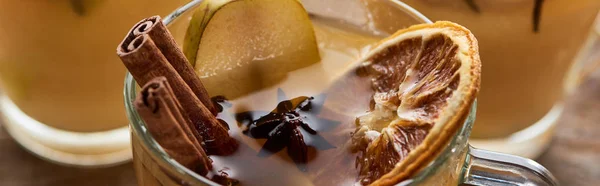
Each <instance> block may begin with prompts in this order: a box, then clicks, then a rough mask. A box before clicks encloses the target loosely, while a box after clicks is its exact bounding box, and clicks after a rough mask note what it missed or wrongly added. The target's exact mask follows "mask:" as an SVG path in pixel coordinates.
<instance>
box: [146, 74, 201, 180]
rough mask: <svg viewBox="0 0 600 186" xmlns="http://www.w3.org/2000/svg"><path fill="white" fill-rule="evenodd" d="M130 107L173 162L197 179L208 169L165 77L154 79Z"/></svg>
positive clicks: (199, 146)
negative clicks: (197, 175) (189, 171)
mask: <svg viewBox="0 0 600 186" xmlns="http://www.w3.org/2000/svg"><path fill="white" fill-rule="evenodd" d="M134 106H135V108H136V110H137V112H138V114H139V115H140V117H141V118H142V120H144V122H146V126H147V128H148V131H150V134H152V136H153V137H154V139H155V140H156V141H157V142H158V144H160V146H161V147H162V148H163V149H164V150H165V152H167V154H169V156H171V157H172V158H173V159H175V160H176V161H177V162H179V163H180V164H182V165H183V166H185V167H187V168H189V169H190V170H193V171H195V172H197V173H200V174H201V175H206V174H207V173H208V172H209V171H210V170H211V169H212V165H211V162H212V161H211V160H210V159H209V158H208V156H207V155H206V154H205V152H204V149H203V148H202V146H201V145H200V143H199V142H198V140H196V138H195V136H194V135H193V133H192V130H191V129H190V128H189V123H191V122H190V120H189V119H187V118H186V117H184V116H183V115H182V110H183V109H182V107H181V104H180V103H179V102H178V101H177V99H175V95H174V94H173V90H172V89H171V87H170V86H169V83H167V79H166V78H165V77H158V78H154V79H153V80H151V81H150V82H148V83H147V84H146V85H145V86H144V87H143V88H142V91H141V92H140V93H139V95H138V97H137V98H136V100H135V102H134Z"/></svg>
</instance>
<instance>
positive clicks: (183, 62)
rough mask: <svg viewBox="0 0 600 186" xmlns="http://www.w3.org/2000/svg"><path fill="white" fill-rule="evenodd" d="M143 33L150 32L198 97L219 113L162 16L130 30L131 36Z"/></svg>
mask: <svg viewBox="0 0 600 186" xmlns="http://www.w3.org/2000/svg"><path fill="white" fill-rule="evenodd" d="M142 34H148V36H150V38H151V39H152V41H154V43H155V44H156V46H157V47H158V49H159V50H160V51H161V52H162V54H163V55H164V56H165V58H167V61H169V63H170V64H171V66H173V68H175V71H177V73H179V75H180V76H181V78H183V81H185V83H186V84H187V85H188V86H189V87H190V88H191V89H192V91H193V92H194V94H195V95H196V97H198V99H200V101H202V103H203V104H204V105H205V106H206V107H207V108H208V110H210V111H211V112H212V113H213V114H214V115H216V114H217V113H218V110H217V108H216V107H215V104H214V103H213V102H212V100H211V99H210V96H209V95H208V92H207V91H206V88H204V85H203V84H202V82H201V81H200V78H199V77H198V76H197V75H196V72H195V71H194V68H193V67H192V65H191V63H189V61H188V60H187V58H186V57H185V55H184V54H183V51H181V49H180V48H179V47H178V46H177V43H176V42H175V39H174V38H173V37H172V35H171V32H169V30H168V29H167V27H166V26H165V25H164V24H163V23H162V21H161V18H160V16H152V17H149V18H146V19H143V20H142V21H140V22H138V23H137V24H135V26H134V27H133V28H132V29H131V30H130V31H129V34H128V35H130V36H133V37H137V36H139V35H142Z"/></svg>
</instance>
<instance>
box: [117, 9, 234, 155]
mask: <svg viewBox="0 0 600 186" xmlns="http://www.w3.org/2000/svg"><path fill="white" fill-rule="evenodd" d="M158 22H160V21H158ZM161 24H162V23H161ZM137 25H140V24H137ZM135 30H137V29H132V32H130V33H129V34H128V35H127V37H125V39H124V40H123V42H122V43H121V44H119V47H118V48H117V54H118V56H119V57H120V58H121V60H122V61H123V64H124V65H125V66H126V67H127V69H128V70H129V72H130V73H131V74H132V75H133V77H134V79H135V80H136V81H137V83H138V84H140V85H145V84H146V83H148V82H149V81H150V80H152V79H153V78H155V77H160V76H164V77H166V79H167V81H168V82H169V84H170V86H171V87H172V89H173V94H174V95H175V97H176V99H177V100H178V101H179V102H180V103H181V106H182V108H183V111H184V113H185V115H186V116H187V117H188V118H189V120H190V121H191V125H192V126H190V128H192V129H195V130H192V131H193V133H194V135H195V136H196V138H197V139H198V140H202V141H203V142H204V143H203V147H204V149H205V150H206V152H207V153H208V154H216V155H227V154H231V153H233V152H234V151H235V149H237V146H238V144H237V141H235V139H233V138H231V137H230V136H229V134H228V132H227V131H228V129H227V128H225V127H224V126H223V125H222V124H221V123H220V121H219V120H218V119H217V118H216V117H215V115H214V114H213V112H211V111H210V110H209V109H208V108H207V107H206V105H205V104H204V103H203V102H202V101H201V100H200V99H199V98H198V97H197V96H196V94H194V91H193V90H192V89H191V88H190V86H189V84H187V83H186V82H185V81H184V79H183V78H182V75H181V74H179V73H178V72H177V70H176V69H175V68H174V67H173V66H172V65H171V64H184V65H189V64H188V63H187V61H186V60H185V57H169V58H167V57H166V56H165V54H164V53H163V52H162V51H161V50H160V49H159V47H158V46H157V45H156V43H155V42H154V41H153V39H152V38H151V37H150V36H149V35H148V34H146V33H140V34H138V35H137V36H135V35H136V34H134V33H133V32H135ZM166 36H167V37H171V36H170V35H169V34H168V33H167V35H166ZM163 44H164V43H163ZM175 48H176V46H175ZM167 54H176V55H179V54H181V55H183V54H182V53H181V52H172V53H168V52H167ZM169 59H170V60H172V61H169ZM175 60H183V61H178V62H175ZM189 68H191V66H190V67H189ZM189 80H190V81H196V80H197V81H200V80H199V79H189ZM191 84H196V85H201V83H200V82H195V83H191ZM202 88H203V87H202ZM204 91H205V90H204ZM208 102H211V101H210V100H209V101H208ZM211 103H212V102H211Z"/></svg>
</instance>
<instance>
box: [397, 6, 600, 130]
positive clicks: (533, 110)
mask: <svg viewBox="0 0 600 186" xmlns="http://www.w3.org/2000/svg"><path fill="white" fill-rule="evenodd" d="M402 1H403V2H405V3H407V4H408V5H410V6H412V7H413V8H415V9H417V10H419V11H420V12H421V13H423V14H424V15H425V16H427V17H428V18H430V19H431V20H432V21H435V20H449V21H454V22H457V23H459V24H461V25H463V26H465V27H467V28H468V29H470V30H471V31H472V32H473V34H474V35H475V37H476V38H477V40H478V41H479V52H480V56H481V62H482V81H481V91H480V92H479V96H478V108H477V121H476V122H475V125H474V127H473V133H472V137H475V138H497V137H506V136H509V135H510V134H513V133H515V132H517V131H519V130H522V129H524V128H526V127H528V126H530V125H532V124H534V123H536V122H537V121H538V120H540V119H541V118H542V117H543V116H544V115H546V114H547V113H548V112H549V111H550V109H551V108H552V107H553V106H554V105H555V104H556V103H557V102H559V101H560V99H561V98H562V96H563V78H564V77H565V75H566V74H567V72H568V69H569V67H570V66H571V64H572V63H574V62H577V61H574V58H575V55H576V54H577V51H579V50H580V48H581V47H582V44H583V43H584V41H585V39H586V38H587V37H588V35H589V32H590V27H591V26H592V23H593V21H594V18H595V16H596V14H597V13H598V10H599V9H600V1H598V0H578V1H569V0H552V1H543V3H542V4H541V6H540V10H541V13H540V14H539V15H540V16H539V24H538V26H537V32H536V31H534V28H535V24H534V21H533V20H534V17H533V16H534V9H535V5H534V2H536V1H533V0H475V1H473V2H474V4H475V7H476V8H474V7H473V6H470V5H469V3H467V2H469V1H459V0H450V1H448V0H402Z"/></svg>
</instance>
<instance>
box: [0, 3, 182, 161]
mask: <svg viewBox="0 0 600 186" xmlns="http://www.w3.org/2000/svg"><path fill="white" fill-rule="evenodd" d="M188 2H189V0H149V1H148V0H34V1H30V0H26V1H0V24H1V25H2V26H1V27H0V85H1V87H2V88H1V91H2V92H3V93H2V94H0V102H1V103H0V113H1V114H0V117H1V118H3V119H4V120H3V122H0V123H3V124H4V126H5V127H6V129H7V131H8V132H9V133H10V134H11V136H12V137H13V138H14V139H15V140H16V141H17V142H18V143H19V144H20V145H21V146H23V147H24V148H26V149H27V150H29V151H30V152H33V153H35V154H36V155H38V156H40V157H42V158H45V159H47V160H50V161H54V162H58V163H61V164H68V165H75V166H107V165H112V164H115V163H119V162H124V161H128V160H130V159H131V146H130V136H129V131H128V128H127V118H126V116H125V114H124V111H125V110H124V109H123V106H122V97H121V93H120V92H121V90H122V89H121V88H122V87H121V86H120V85H121V83H122V79H121V78H120V77H122V76H123V74H125V68H123V65H122V64H121V62H120V61H119V60H118V57H117V56H116V55H115V46H116V45H117V44H118V43H119V41H120V40H121V39H122V38H123V33H126V32H127V31H128V30H129V29H130V28H131V25H132V24H134V23H135V22H136V21H138V20H140V19H142V18H144V17H147V16H150V15H155V14H162V15H166V14H168V13H169V12H170V11H172V10H173V9H175V8H177V7H179V6H181V5H184V4H185V3H188Z"/></svg>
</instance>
